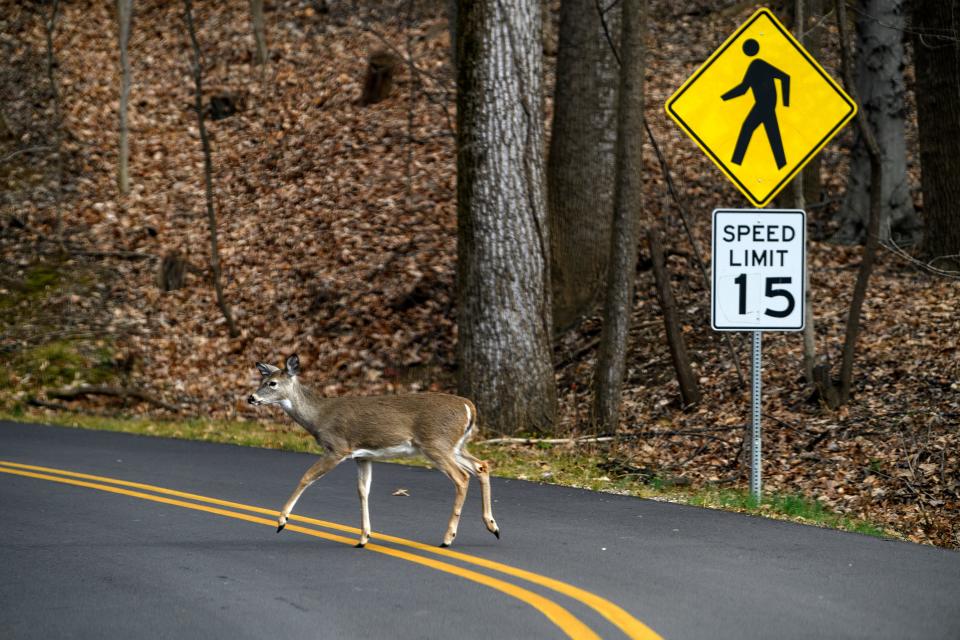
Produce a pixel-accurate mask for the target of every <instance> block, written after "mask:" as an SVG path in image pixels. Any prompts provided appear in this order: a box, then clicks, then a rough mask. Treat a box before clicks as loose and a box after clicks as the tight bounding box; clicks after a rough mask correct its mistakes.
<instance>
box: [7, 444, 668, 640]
mask: <svg viewBox="0 0 960 640" xmlns="http://www.w3.org/2000/svg"><path fill="white" fill-rule="evenodd" d="M0 473H7V474H12V475H18V476H24V477H27V478H35V479H38V480H47V481H50V482H58V483H61V484H69V485H74V486H78V487H85V488H88V489H96V490H98V491H106V492H109V493H116V494H121V495H125V496H130V497H133V498H139V499H141V500H150V501H152V502H159V503H163V504H168V505H173V506H177V507H183V508H185V509H193V510H195V511H205V512H207V513H213V514H216V515H219V516H224V517H227V518H234V519H237V520H244V521H246V522H253V523H256V524H263V525H267V526H270V527H274V526H276V518H277V516H279V515H280V513H279V512H278V511H275V510H273V509H265V508H263V507H256V506H252V505H246V504H241V503H238V502H231V501H229V500H221V499H219V498H211V497H208V496H202V495H198V494H195V493H187V492H184V491H176V490H174V489H167V488H165V487H158V486H154V485H149V484H143V483H139V482H130V481H127V480H119V479H116V478H108V477H104V476H95V475H90V474H86V473H77V472H75V471H67V470H64V469H54V468H50V467H40V466H36V465H29V464H21V463H17V462H8V461H4V460H0ZM51 474H54V475H51ZM105 483H106V484H105ZM137 489H139V491H138V490H137ZM144 491H149V492H151V493H144ZM167 496H171V497H167ZM178 498H184V499H186V500H191V501H193V502H187V501H186V500H183V499H178ZM210 505H216V506H210ZM222 507H227V508H222ZM228 509H230V510H228ZM234 509H239V510H241V511H247V512H250V513H242V512H238V511H234ZM251 513H255V514H262V515H266V516H270V517H271V519H267V518H263V517H259V516H256V515H250V514H251ZM289 520H291V521H296V522H303V523H306V524H310V525H314V526H319V527H323V528H325V529H332V530H334V531H342V532H346V533H350V534H353V535H354V536H356V535H358V534H359V533H360V531H359V529H357V528H355V527H350V526H347V525H343V524H339V523H336V522H328V521H326V520H317V519H315V518H307V517H305V516H298V515H295V514H294V515H291V516H290V518H289ZM286 529H287V530H288V531H295V532H297V533H302V534H305V535H308V536H314V537H317V538H323V539H324V540H330V541H333V542H339V543H342V544H348V545H351V546H352V545H354V544H355V543H356V538H347V537H345V536H342V535H337V534H334V533H328V532H326V531H319V530H317V529H313V528H308V527H302V526H298V525H294V524H289V523H288V524H287V527H286ZM376 539H377V540H381V541H384V542H390V543H392V544H394V545H398V546H403V547H408V548H410V549H416V550H417V551H422V552H427V553H430V554H433V555H435V556H440V557H444V558H447V559H450V560H457V561H460V562H462V563H466V564H472V565H475V566H478V567H482V568H484V569H488V570H492V571H497V572H499V573H502V574H505V575H508V576H512V577H515V578H520V579H522V580H526V581H527V582H530V583H532V584H536V585H539V586H541V587H546V588H547V589H551V590H552V591H555V592H557V593H560V594H563V595H565V596H567V597H569V598H572V599H574V600H577V601H579V602H581V603H582V604H584V605H586V606H588V607H590V608H591V609H593V610H594V611H596V612H597V613H599V614H600V615H601V616H603V617H604V618H606V619H607V620H608V621H609V622H610V623H612V624H613V625H614V626H616V627H617V628H618V629H620V630H621V631H622V632H623V633H624V634H625V635H626V636H627V637H628V638H631V639H633V640H659V639H660V636H659V635H657V634H656V633H655V632H654V631H653V630H652V629H650V628H649V627H647V626H646V625H645V624H643V623H642V622H640V621H639V620H637V619H636V618H634V617H633V616H631V615H630V614H629V613H627V612H626V611H625V610H623V609H622V608H620V607H619V606H617V605H616V604H614V603H612V602H610V601H609V600H606V599H604V598H601V597H600V596H598V595H595V594H593V593H590V592H589V591H585V590H583V589H580V588H579V587H575V586H573V585H570V584H567V583H566V582H561V581H559V580H555V579H553V578H548V577H547V576H542V575H540V574H537V573H533V572H531V571H525V570H524V569H518V568H516V567H512V566H510V565H507V564H503V563H501V562H496V561H494V560H487V559H486V558H481V557H479V556H473V555H470V554H466V553H461V552H459V551H452V550H450V549H443V548H440V547H434V546H431V545H428V544H424V543H422V542H417V541H415V540H408V539H406V538H398V537H396V536H390V535H386V534H383V533H377V534H376ZM366 548H367V549H369V550H370V551H374V552H376V553H382V554H384V555H388V556H391V557H394V558H399V559H401V560H406V561H408V562H413V563H415V564H419V565H422V566H425V567H429V568H431V569H435V570H437V571H442V572H444V573H448V574H451V575H455V576H457V577H460V578H464V579H466V580H470V581H472V582H476V583H478V584H482V585H484V586H486V587H489V588H491V589H495V590H497V591H500V592H501V593H504V594H506V595H509V596H511V597H513V598H516V599H517V600H520V601H521V602H524V603H526V604H528V605H530V606H531V607H533V608H534V609H536V610H537V611H539V612H540V613H541V614H543V615H544V616H545V617H546V618H547V619H548V620H550V622H552V623H553V624H555V625H556V626H557V627H558V628H560V630H562V631H563V632H564V633H565V634H566V635H567V636H568V637H570V638H572V639H573V640H599V636H597V634H596V633H595V632H594V631H593V630H592V629H590V628H589V627H587V626H586V625H585V624H584V623H583V622H581V621H580V620H579V619H578V618H576V617H575V616H574V615H573V614H571V613H570V612H569V611H567V610H566V609H565V608H563V607H561V606H560V605H558V604H557V603H555V602H553V601H552V600H549V599H547V598H545V597H543V596H541V595H539V594H537V593H535V592H533V591H530V590H529V589H525V588H523V587H520V586H517V585H515V584H512V583H510V582H507V581H505V580H501V579H499V578H494V577H492V576H489V575H487V574H485V573H480V572H478V571H473V570H471V569H466V568H464V567H461V566H458V565H454V564H450V563H448V562H444V561H442V560H438V559H435V558H432V557H428V556H423V555H418V554H415V553H410V552H408V551H403V550H400V549H395V548H393V547H387V546H384V545H381V544H376V543H373V542H371V543H368V544H367V546H366Z"/></svg>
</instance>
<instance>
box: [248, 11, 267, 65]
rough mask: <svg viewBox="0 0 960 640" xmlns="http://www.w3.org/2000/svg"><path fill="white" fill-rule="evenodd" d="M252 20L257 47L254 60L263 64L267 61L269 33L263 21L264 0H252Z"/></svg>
mask: <svg viewBox="0 0 960 640" xmlns="http://www.w3.org/2000/svg"><path fill="white" fill-rule="evenodd" d="M250 22H252V23H253V38H254V40H255V41H256V45H257V49H256V53H255V54H254V57H253V61H254V62H255V63H257V64H263V63H265V62H266V61H267V33H266V27H265V26H264V21H263V0H250Z"/></svg>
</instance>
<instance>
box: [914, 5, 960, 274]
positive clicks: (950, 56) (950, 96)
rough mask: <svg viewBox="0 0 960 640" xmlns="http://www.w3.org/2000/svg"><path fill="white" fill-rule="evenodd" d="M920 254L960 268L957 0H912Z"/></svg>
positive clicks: (959, 30) (959, 27) (959, 7)
mask: <svg viewBox="0 0 960 640" xmlns="http://www.w3.org/2000/svg"><path fill="white" fill-rule="evenodd" d="M913 26H914V41H913V42H914V47H913V48H914V52H915V54H914V57H915V60H916V76H917V86H916V92H915V94H916V97H917V119H918V121H919V125H920V165H921V174H922V186H923V215H924V218H925V228H924V240H923V242H924V246H923V249H924V254H926V256H927V258H928V259H931V260H933V261H934V264H936V265H937V266H940V267H945V268H948V269H960V214H958V211H960V210H958V208H957V205H958V203H960V180H958V179H957V177H958V176H960V155H958V154H957V141H958V140H960V2H958V0H914V2H913Z"/></svg>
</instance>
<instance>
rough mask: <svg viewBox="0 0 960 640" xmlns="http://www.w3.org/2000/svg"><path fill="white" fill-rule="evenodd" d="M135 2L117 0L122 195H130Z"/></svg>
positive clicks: (118, 169)
mask: <svg viewBox="0 0 960 640" xmlns="http://www.w3.org/2000/svg"><path fill="white" fill-rule="evenodd" d="M132 14H133V0H117V22H118V25H119V27H120V42H119V44H120V160H119V163H118V166H117V188H118V189H119V190H120V195H124V196H125V195H127V194H128V193H130V167H129V164H130V144H129V141H128V139H127V106H128V104H129V102H130V60H129V58H128V57H127V49H128V47H127V45H128V44H129V42H130V19H131V15H132Z"/></svg>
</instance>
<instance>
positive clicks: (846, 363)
mask: <svg viewBox="0 0 960 640" xmlns="http://www.w3.org/2000/svg"><path fill="white" fill-rule="evenodd" d="M845 2H846V0H834V7H835V10H836V12H837V24H838V26H839V31H840V56H841V60H842V64H843V83H844V85H845V87H846V89H847V93H849V94H850V97H851V98H853V101H854V102H856V103H857V104H863V103H862V102H860V97H859V96H858V95H857V90H856V89H855V88H854V83H853V78H852V77H851V76H852V75H853V74H852V73H851V71H850V56H849V55H847V48H848V44H847V43H848V41H847V29H846V24H847V16H846V13H847V11H846V4H845ZM869 120H870V119H869V117H868V114H867V113H866V112H865V111H863V110H862V109H861V110H860V111H858V112H857V125H858V126H859V129H860V136H861V138H862V139H863V143H864V146H865V147H866V149H867V156H868V159H869V161H870V162H869V164H870V182H869V184H870V193H869V198H868V207H869V208H868V211H869V214H868V216H867V229H866V241H865V242H864V247H863V259H862V260H861V261H860V269H859V270H858V271H857V283H856V285H855V286H854V288H853V297H852V298H851V300H850V312H849V313H848V314H847V328H846V332H845V335H844V339H843V356H842V361H841V364H840V393H839V396H840V398H839V400H840V403H841V404H846V403H847V402H848V401H849V400H850V392H851V389H852V388H853V358H854V354H855V352H856V349H857V337H858V335H859V334H860V312H861V310H862V309H863V301H864V300H865V299H866V297H867V285H868V284H869V283H870V275H871V274H872V273H873V263H874V260H875V259H876V256H877V246H878V245H879V242H880V227H881V222H880V221H881V218H882V212H883V202H884V200H883V185H884V175H885V174H884V166H883V151H882V150H881V148H880V143H879V142H878V141H877V137H876V133H875V132H874V128H873V127H872V126H871V125H870V121H869Z"/></svg>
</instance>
